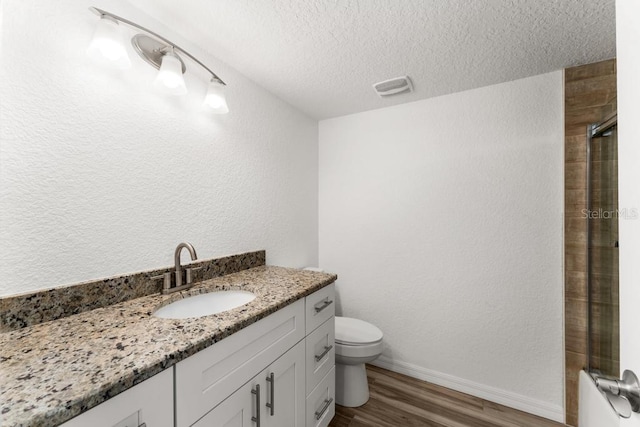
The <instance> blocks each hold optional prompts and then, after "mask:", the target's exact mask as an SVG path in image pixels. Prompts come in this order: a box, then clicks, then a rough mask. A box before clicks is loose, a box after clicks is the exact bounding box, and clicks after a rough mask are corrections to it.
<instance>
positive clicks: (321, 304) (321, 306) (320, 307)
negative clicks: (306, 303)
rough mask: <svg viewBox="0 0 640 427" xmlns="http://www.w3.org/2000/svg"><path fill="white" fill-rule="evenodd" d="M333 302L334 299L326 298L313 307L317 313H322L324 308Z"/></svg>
mask: <svg viewBox="0 0 640 427" xmlns="http://www.w3.org/2000/svg"><path fill="white" fill-rule="evenodd" d="M331 304H333V301H332V300H329V299H326V300H324V301H322V302H319V303H318V304H316V305H314V306H313V308H314V310H315V311H316V313H320V312H321V311H322V310H324V309H325V308H327V307H329V306H330V305H331Z"/></svg>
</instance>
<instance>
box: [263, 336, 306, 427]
mask: <svg viewBox="0 0 640 427" xmlns="http://www.w3.org/2000/svg"><path fill="white" fill-rule="evenodd" d="M304 363H305V346H304V341H301V342H299V343H298V344H297V345H296V346H295V347H293V348H292V349H291V350H289V351H287V352H286V353H285V354H284V355H282V356H281V357H280V358H279V359H278V360H276V361H275V362H273V363H272V364H271V365H270V366H269V367H268V368H267V369H266V370H265V371H264V372H263V373H262V374H261V375H263V377H262V378H263V379H264V384H265V387H264V396H265V403H264V405H263V409H264V410H265V412H264V415H263V416H262V419H263V424H262V425H263V426H267V427H297V426H303V425H304V424H305V395H306V394H305V369H304Z"/></svg>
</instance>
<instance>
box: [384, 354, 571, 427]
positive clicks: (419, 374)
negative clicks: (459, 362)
mask: <svg viewBox="0 0 640 427" xmlns="http://www.w3.org/2000/svg"><path fill="white" fill-rule="evenodd" d="M371 364H372V365H375V366H379V367H381V368H384V369H388V370H390V371H393V372H397V373H399V374H404V375H408V376H410V377H413V378H417V379H419V380H424V381H428V382H430V383H433V384H437V385H439V386H442V387H447V388H450V389H453V390H456V391H460V392H462V393H466V394H470V395H472V396H475V397H479V398H481V399H485V400H489V401H491V402H495V403H498V404H500V405H504V406H508V407H510V408H514V409H518V410H520V411H524V412H528V413H530V414H533V415H537V416H539V417H544V418H547V419H550V420H553V421H557V422H560V423H563V422H564V409H563V408H562V406H557V405H552V404H550V403H548V402H543V401H540V400H537V399H532V398H530V397H527V396H523V395H521V394H517V393H513V392H510V391H506V390H502V389H499V388H495V387H491V386H488V385H484V384H480V383H476V382H473V381H469V380H465V379H464V378H458V377H455V376H453V375H449V374H444V373H442V372H437V371H434V370H431V369H427V368H423V367H421V366H417V365H413V364H411V363H406V362H402V361H398V360H392V359H390V358H388V357H385V356H380V357H379V358H378V359H377V360H376V361H374V362H372V363H371Z"/></svg>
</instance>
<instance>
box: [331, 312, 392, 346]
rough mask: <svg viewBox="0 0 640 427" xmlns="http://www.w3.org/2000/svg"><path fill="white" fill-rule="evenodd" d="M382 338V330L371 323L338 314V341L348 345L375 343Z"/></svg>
mask: <svg viewBox="0 0 640 427" xmlns="http://www.w3.org/2000/svg"><path fill="white" fill-rule="evenodd" d="M380 340H382V331H381V330H380V329H378V328H376V327H375V326H373V325H372V324H371V323H367V322H365V321H364V320H360V319H353V318H351V317H338V316H336V342H338V343H341V344H348V345H365V344H373V343H376V342H379V341H380Z"/></svg>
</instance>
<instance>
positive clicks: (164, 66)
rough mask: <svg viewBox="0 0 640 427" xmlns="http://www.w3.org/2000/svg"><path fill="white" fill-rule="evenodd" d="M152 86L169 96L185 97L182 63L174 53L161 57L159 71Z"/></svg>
mask: <svg viewBox="0 0 640 427" xmlns="http://www.w3.org/2000/svg"><path fill="white" fill-rule="evenodd" d="M154 85H155V86H156V87H157V88H158V89H160V90H161V91H162V92H164V93H168V94H170V95H185V94H186V93H187V86H186V85H185V83H184V78H182V62H181V61H180V59H178V57H177V56H176V54H175V53H172V52H168V53H166V54H164V55H163V56H162V63H161V64H160V71H158V76H157V77H156V80H155V82H154Z"/></svg>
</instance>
